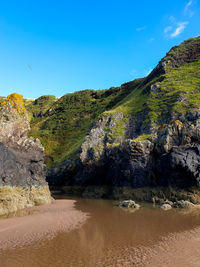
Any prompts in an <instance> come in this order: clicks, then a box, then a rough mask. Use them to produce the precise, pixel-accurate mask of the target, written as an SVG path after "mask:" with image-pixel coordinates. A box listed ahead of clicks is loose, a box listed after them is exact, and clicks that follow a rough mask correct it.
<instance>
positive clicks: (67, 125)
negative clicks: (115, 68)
mask: <svg viewBox="0 0 200 267" xmlns="http://www.w3.org/2000/svg"><path fill="white" fill-rule="evenodd" d="M141 81H142V79H138V80H135V81H132V82H129V83H126V84H123V85H121V86H120V87H112V88H110V89H108V90H97V91H95V90H84V91H79V92H75V93H73V94H66V95H64V96H63V97H61V98H59V99H55V97H53V96H42V97H40V98H39V99H36V100H35V101H32V102H30V101H28V102H27V101H26V108H27V110H28V111H29V113H30V114H32V119H31V132H30V135H31V136H33V137H35V138H39V139H40V140H41V142H42V144H43V145H44V147H45V154H46V162H47V164H48V166H49V167H50V166H52V165H54V164H57V163H60V162H61V161H63V160H64V159H66V158H68V157H71V156H74V155H75V153H76V152H77V151H78V149H79V148H80V146H81V144H82V142H83V140H84V138H85V135H86V133H87V132H88V130H89V128H90V127H91V125H92V123H93V122H94V121H95V120H96V119H97V118H98V116H100V115H101V114H102V113H103V112H104V111H105V110H109V109H111V108H112V107H113V106H115V105H116V104H117V103H118V102H119V101H120V100H121V99H123V98H124V97H126V96H127V95H128V94H129V93H130V92H132V91H134V89H135V88H136V87H137V86H138V84H139V83H141Z"/></svg>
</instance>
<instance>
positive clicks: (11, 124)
mask: <svg viewBox="0 0 200 267" xmlns="http://www.w3.org/2000/svg"><path fill="white" fill-rule="evenodd" d="M0 127H1V131H0V215H2V214H6V213H9V212H13V211H16V210H17V209H20V208H24V207H28V206H33V205H39V204H45V203H50V202H51V196H50V192H49V189H48V184H47V183H46V181H45V176H46V167H45V165H44V155H43V152H44V148H43V147H42V145H41V143H40V141H39V140H38V139H36V140H35V139H33V138H28V137H27V134H28V131H29V130H30V126H29V122H28V118H27V114H26V111H25V108H24V105H23V99H22V96H20V95H18V94H12V95H10V96H8V98H7V99H6V101H4V102H3V103H2V104H1V107H0Z"/></svg>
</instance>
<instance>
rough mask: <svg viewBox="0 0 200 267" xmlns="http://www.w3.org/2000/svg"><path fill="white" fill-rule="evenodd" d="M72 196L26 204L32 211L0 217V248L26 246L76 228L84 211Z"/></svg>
mask: <svg viewBox="0 0 200 267" xmlns="http://www.w3.org/2000/svg"><path fill="white" fill-rule="evenodd" d="M74 203H75V201H74V200H55V201H54V202H53V203H52V204H49V205H44V206H39V207H33V208H29V209H28V212H30V211H34V212H33V214H31V215H28V216H23V217H13V218H9V219H1V220H0V249H1V250H2V249H13V248H16V247H22V246H26V245H28V244H30V243H32V242H37V241H40V240H43V239H52V238H53V237H55V235H56V234H57V233H58V232H68V231H70V230H72V229H75V228H78V227H79V226H81V224H82V223H84V221H85V220H86V218H87V214H86V213H83V212H81V211H79V210H76V209H75V208H74Z"/></svg>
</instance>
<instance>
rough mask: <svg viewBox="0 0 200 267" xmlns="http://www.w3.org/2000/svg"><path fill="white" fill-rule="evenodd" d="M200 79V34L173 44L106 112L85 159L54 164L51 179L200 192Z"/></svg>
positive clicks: (87, 139) (85, 150) (87, 144)
mask: <svg viewBox="0 0 200 267" xmlns="http://www.w3.org/2000/svg"><path fill="white" fill-rule="evenodd" d="M199 82H200V37H197V38H192V39H189V40H187V41H185V42H183V43H182V44H180V45H179V46H176V47H173V48H172V49H171V50H170V51H169V52H168V53H167V54H166V56H165V57H164V58H163V59H162V60H161V61H160V62H159V64H158V65H157V66H156V68H155V69H154V70H153V71H152V72H151V73H150V74H149V75H148V76H147V77H146V78H144V79H142V80H140V82H139V83H138V84H137V85H136V87H135V88H134V90H132V91H131V92H130V94H129V95H127V96H125V97H124V98H123V99H122V100H121V101H120V102H119V103H117V104H116V105H115V106H114V107H113V108H111V109H110V110H107V111H105V112H104V113H102V115H101V116H100V118H98V119H97V120H96V122H95V123H93V124H92V126H91V128H90V130H89V131H88V133H87V135H86V137H85V140H84V142H83V144H82V146H81V150H80V154H79V158H78V159H77V158H76V159H75V160H74V159H73V158H70V159H66V160H65V161H64V162H63V163H61V164H60V165H57V166H55V167H54V168H52V169H51V171H50V172H49V175H48V181H49V182H50V183H51V184H52V185H65V186H73V187H74V186H82V187H88V186H107V187H110V188H113V187H115V188H116V187H119V188H121V187H122V188H123V187H130V188H135V189H138V188H146V187H148V188H160V187H162V188H176V191H177V190H191V188H192V187H193V188H196V189H197V192H198V187H199V185H200V182H199V181H200V168H199V166H200V150H199V149H200V146H199V141H200V87H199V84H200V83H199ZM189 188H190V189H189ZM196 189H195V190H196ZM103 194H104V195H106V196H108V195H109V194H111V192H110V191H109V190H108V191H107V192H106V193H105V192H103V193H102V195H103Z"/></svg>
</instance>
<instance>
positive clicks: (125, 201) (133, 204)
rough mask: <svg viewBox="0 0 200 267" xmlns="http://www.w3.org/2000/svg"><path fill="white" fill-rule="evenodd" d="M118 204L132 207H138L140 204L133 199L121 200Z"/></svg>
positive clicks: (123, 206)
mask: <svg viewBox="0 0 200 267" xmlns="http://www.w3.org/2000/svg"><path fill="white" fill-rule="evenodd" d="M118 206H119V207H122V208H133V209H139V208H140V205H139V204H136V203H135V201H133V200H123V201H121V202H119V204H118Z"/></svg>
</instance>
